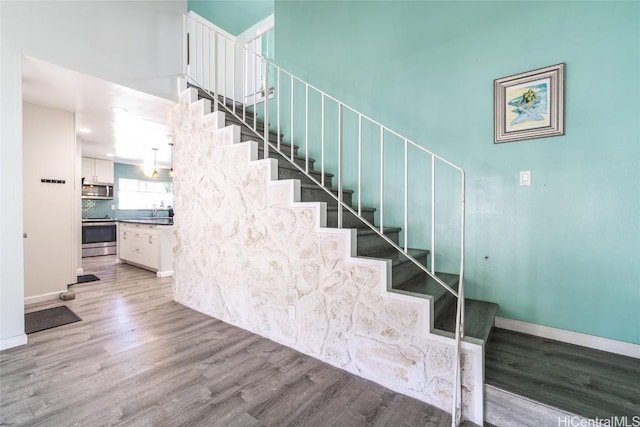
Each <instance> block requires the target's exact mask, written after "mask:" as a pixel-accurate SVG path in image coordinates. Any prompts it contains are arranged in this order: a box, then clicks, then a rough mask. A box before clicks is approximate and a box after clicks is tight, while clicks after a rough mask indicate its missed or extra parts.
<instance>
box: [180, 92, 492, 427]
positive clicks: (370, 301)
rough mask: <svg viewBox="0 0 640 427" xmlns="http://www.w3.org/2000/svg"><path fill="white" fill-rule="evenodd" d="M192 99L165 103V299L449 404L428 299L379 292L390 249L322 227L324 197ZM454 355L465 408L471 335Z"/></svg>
mask: <svg viewBox="0 0 640 427" xmlns="http://www.w3.org/2000/svg"><path fill="white" fill-rule="evenodd" d="M194 100H195V93H194V92H193V91H192V90H190V91H187V92H185V93H183V95H182V96H181V98H180V102H179V104H178V106H177V107H176V110H175V114H174V126H175V135H176V139H175V146H174V149H175V157H174V167H175V170H176V171H177V173H176V176H175V178H174V181H173V182H174V193H175V194H174V205H175V211H176V218H175V226H174V228H175V234H176V248H175V265H174V274H175V285H174V299H175V300H176V301H177V302H179V303H182V304H184V305H186V306H188V307H191V308H193V309H196V310H198V311H201V312H204V313H207V314H209V315H211V316H213V317H216V318H218V319H221V320H223V321H225V322H228V323H231V324H233V325H237V326H239V327H242V328H244V329H247V330H250V331H252V332H255V333H257V334H259V335H262V336H264V337H267V338H269V339H272V340H274V341H277V342H279V343H282V344H284V345H287V346H290V347H292V348H295V349H297V350H299V351H301V352H303V353H306V354H308V355H311V356H313V357H316V358H318V359H320V360H323V361H325V362H327V363H330V364H332V365H334V366H337V367H340V368H342V369H345V370H347V371H349V372H352V373H355V374H356V375H359V376H362V377H365V378H368V379H371V380H373V381H375V382H377V383H379V384H382V385H384V386H386V387H388V388H390V389H393V390H395V391H398V392H401V393H404V394H407V395H410V396H414V397H416V398H418V399H420V400H423V401H426V402H428V403H431V404H433V405H435V406H438V407H440V408H443V409H445V410H447V411H450V406H451V392H452V380H453V365H454V360H455V358H454V354H455V352H454V342H453V340H451V339H449V338H445V337H441V336H437V335H432V334H430V333H429V330H430V325H429V318H430V316H429V310H430V301H429V300H428V299H419V298H412V297H408V296H404V295H398V294H391V293H388V292H386V289H387V280H390V279H389V274H390V270H391V266H390V264H388V261H383V260H375V259H367V258H356V257H352V254H355V243H354V241H355V234H354V231H353V230H345V229H342V230H340V229H331V228H324V225H325V222H326V220H325V218H326V217H325V215H326V211H325V205H324V204H323V203H299V202H298V200H299V191H300V188H299V182H298V181H296V180H288V181H277V180H276V178H277V161H276V160H273V159H270V160H255V159H257V143H250V142H246V143H238V141H239V136H240V134H239V128H237V127H227V128H222V126H223V125H224V114H223V113H219V112H217V113H213V114H208V115H205V114H204V111H210V104H209V103H208V101H198V102H195V103H193V101H194ZM289 307H294V310H295V319H291V318H290V316H289ZM463 366H464V371H463V384H464V390H465V392H464V401H465V416H466V417H468V418H470V419H472V420H474V418H477V416H480V417H481V410H482V409H481V406H482V405H481V399H482V397H481V396H482V394H481V393H482V375H481V371H482V352H481V348H480V347H478V346H473V345H469V344H468V343H465V352H464V354H463ZM478 369H480V375H479V376H478V374H477V373H478ZM478 381H479V382H478ZM478 399H480V403H478ZM478 411H480V412H478ZM478 414H480V415H478ZM476 422H477V421H476ZM480 422H482V418H480Z"/></svg>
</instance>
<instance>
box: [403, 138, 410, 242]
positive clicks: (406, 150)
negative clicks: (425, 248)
mask: <svg viewBox="0 0 640 427" xmlns="http://www.w3.org/2000/svg"><path fill="white" fill-rule="evenodd" d="M403 231H404V252H405V253H407V252H409V141H408V140H406V139H405V140H404V229H403Z"/></svg>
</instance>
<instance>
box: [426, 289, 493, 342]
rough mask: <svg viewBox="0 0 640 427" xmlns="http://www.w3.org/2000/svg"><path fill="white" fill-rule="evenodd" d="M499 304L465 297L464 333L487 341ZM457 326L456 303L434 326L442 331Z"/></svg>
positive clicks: (452, 330) (448, 330)
mask: <svg viewBox="0 0 640 427" xmlns="http://www.w3.org/2000/svg"><path fill="white" fill-rule="evenodd" d="M497 310H498V304H494V303H492V302H486V301H478V300H474V299H465V310H464V313H465V314H464V334H465V336H468V337H473V338H478V339H481V340H483V341H484V342H485V343H486V342H487V340H488V338H489V334H490V333H491V329H492V328H493V324H494V322H495V318H496V311H497ZM455 327H456V310H455V305H454V306H453V309H452V310H448V311H447V312H446V313H444V315H443V316H441V317H440V318H439V319H436V321H435V325H434V328H435V329H440V330H442V331H447V332H454V330H455Z"/></svg>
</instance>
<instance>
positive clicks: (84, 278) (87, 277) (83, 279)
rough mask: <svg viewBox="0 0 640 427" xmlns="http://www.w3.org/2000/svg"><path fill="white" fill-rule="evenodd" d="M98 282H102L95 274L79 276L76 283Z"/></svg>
mask: <svg viewBox="0 0 640 427" xmlns="http://www.w3.org/2000/svg"><path fill="white" fill-rule="evenodd" d="M96 280H100V278H99V277H98V276H96V275H95V274H84V275H82V276H78V281H77V282H76V283H87V282H95V281H96Z"/></svg>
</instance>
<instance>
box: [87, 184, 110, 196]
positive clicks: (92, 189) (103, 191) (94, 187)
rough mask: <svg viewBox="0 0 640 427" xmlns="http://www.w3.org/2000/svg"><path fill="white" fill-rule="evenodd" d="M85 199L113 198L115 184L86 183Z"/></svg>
mask: <svg viewBox="0 0 640 427" xmlns="http://www.w3.org/2000/svg"><path fill="white" fill-rule="evenodd" d="M82 198H83V199H113V185H106V184H84V185H83V186H82Z"/></svg>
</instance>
